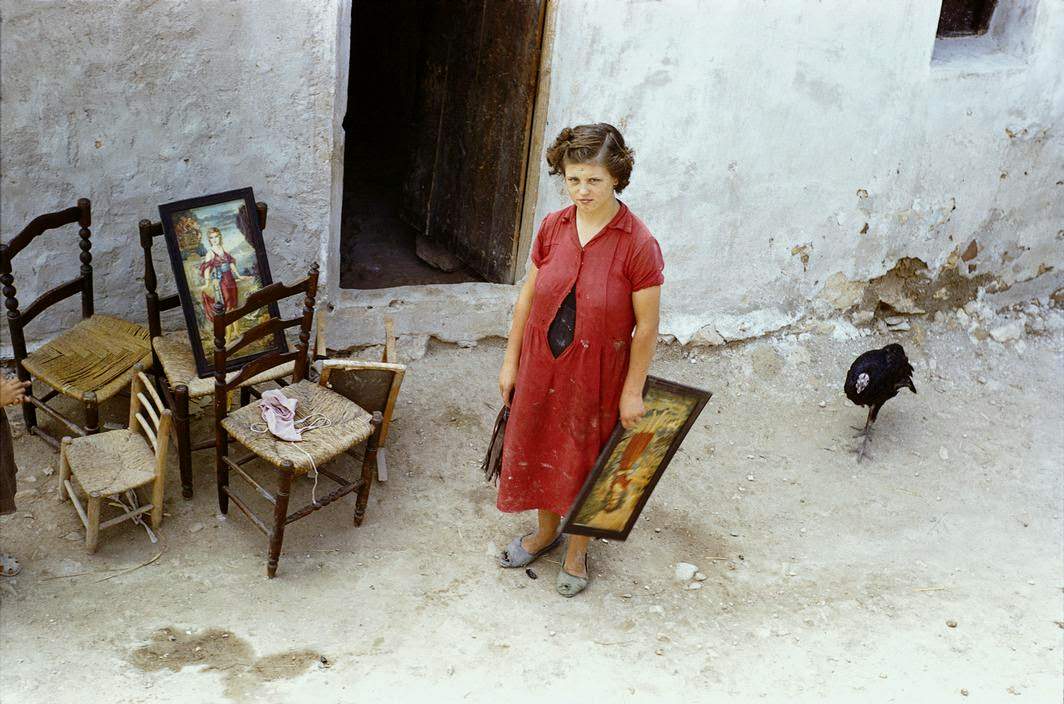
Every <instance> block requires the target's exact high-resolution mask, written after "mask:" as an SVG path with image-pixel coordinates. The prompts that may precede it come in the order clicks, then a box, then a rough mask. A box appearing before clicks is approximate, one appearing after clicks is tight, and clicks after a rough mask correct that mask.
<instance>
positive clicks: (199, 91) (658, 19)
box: [0, 0, 1064, 347]
mask: <svg viewBox="0 0 1064 704" xmlns="http://www.w3.org/2000/svg"><path fill="white" fill-rule="evenodd" d="M935 5H936V3H925V2H919V1H917V0H904V1H903V2H898V3H882V2H873V1H872V0H862V1H860V2H847V1H844V0H824V1H823V2H818V3H749V2H745V0H742V1H740V0H726V1H724V2H719V3H714V5H713V11H712V12H709V11H706V10H705V8H704V7H702V6H699V5H698V4H695V3H681V2H669V3H646V2H639V1H637V0H565V1H564V2H556V3H555V9H556V12H555V15H556V26H555V31H554V42H553V49H552V52H551V55H550V56H549V57H547V60H549V61H550V64H551V70H552V77H551V87H550V96H549V106H548V112H547V118H546V141H547V143H549V142H550V140H551V139H552V138H553V136H554V135H555V134H556V133H557V131H558V130H559V129H561V127H563V126H565V125H569V124H574V123H580V122H588V121H597V120H604V121H610V122H613V123H615V124H617V125H618V126H619V127H620V128H621V129H622V130H623V131H624V133H625V135H626V137H627V139H628V140H629V142H630V143H631V145H632V146H633V147H634V149H635V151H636V167H635V172H634V174H633V179H632V184H631V186H630V187H629V189H628V190H627V191H626V192H625V194H624V200H625V201H626V202H627V203H629V204H630V205H631V207H632V208H633V210H634V211H635V212H636V213H637V214H638V215H639V216H640V217H641V218H642V219H643V220H644V221H645V222H646V223H647V224H648V226H649V227H650V229H651V231H652V232H654V234H655V235H656V236H657V237H658V239H659V241H660V242H661V245H662V249H663V252H664V255H665V259H666V285H665V288H664V291H663V299H662V306H663V308H662V326H661V331H662V333H663V334H664V335H666V336H670V337H672V338H675V339H677V340H679V341H681V342H685V343H687V342H691V343H698V344H707V345H713V344H721V343H723V342H727V341H731V340H737V339H743V338H748V337H755V336H758V335H762V334H765V333H767V332H771V331H773V330H777V329H780V328H783V327H787V326H789V325H792V324H794V323H797V322H799V321H801V320H803V319H805V318H810V317H817V316H820V317H823V316H828V315H832V314H837V313H838V312H839V311H851V312H853V311H856V312H859V313H862V314H867V313H869V312H871V313H872V314H876V312H877V311H878V312H879V314H899V313H901V314H903V313H905V311H904V310H903V309H904V308H905V307H906V306H908V305H910V302H911V307H912V308H915V309H921V310H923V311H926V312H933V311H935V310H937V309H938V308H939V307H943V308H944V307H946V306H947V304H948V305H951V306H956V305H959V304H961V303H963V301H964V300H965V299H966V298H971V297H972V296H974V295H975V293H976V292H977V291H978V289H979V288H980V287H982V288H985V289H987V290H989V291H1002V290H1007V289H1008V288H1010V287H1016V286H1019V285H1021V284H1022V288H1023V290H1024V291H1026V292H1028V293H1029V294H1030V295H1032V296H1049V295H1050V294H1051V293H1052V292H1054V291H1056V290H1058V289H1059V288H1060V286H1061V283H1062V282H1061V278H1060V277H1061V272H1062V271H1064V246H1062V245H1064V166H1062V165H1064V136H1062V134H1061V131H1062V129H1064V83H1062V80H1064V79H1062V76H1061V72H1060V71H1059V66H1060V65H1062V64H1064V2H1061V0H1037V1H1035V0H1017V2H1016V3H1011V4H1009V8H1008V12H1003V13H1001V15H1000V17H999V16H997V15H996V16H995V22H996V23H997V25H994V26H992V31H991V32H989V33H988V34H987V35H986V37H984V38H980V39H979V40H978V41H968V40H949V41H948V42H946V43H943V42H938V43H937V44H936V40H935V28H936V25H937V21H938V16H937V12H938V9H937V7H936V6H935ZM349 6H350V0H334V1H333V2H323V3H304V2H296V1H295V0H283V1H280V2H274V3H254V2H250V1H249V0H239V1H236V2H221V1H220V0H217V1H215V0H203V1H201V2H173V3H158V2H154V3H153V2H147V1H144V2H135V1H130V2H122V3H113V4H103V3H99V4H97V3H88V2H75V3H67V2H31V3H21V2H14V1H13V0H3V3H2V8H3V25H2V27H0V29H2V32H3V37H2V38H3V42H2V54H0V59H2V62H0V63H2V76H0V83H2V89H3V111H2V113H3V114H2V122H0V132H2V134H0V137H2V147H3V174H2V180H0V196H2V209H0V215H2V224H3V233H4V236H5V237H9V236H11V234H12V233H14V232H17V230H18V229H19V228H20V227H21V224H22V223H23V222H26V221H28V220H29V218H30V217H32V216H33V215H35V214H37V213H39V212H43V211H44V210H49V209H52V208H58V207H64V206H66V205H69V204H70V203H72V202H73V200H74V199H75V198H76V197H78V196H82V195H84V196H88V197H91V198H92V199H93V201H94V204H95V207H94V213H95V216H94V219H95V221H96V227H95V232H96V233H97V237H96V240H95V241H96V245H95V248H94V253H95V255H96V261H95V264H96V271H97V281H98V284H97V291H98V292H100V293H99V295H100V298H101V300H100V304H99V305H98V310H100V311H101V312H110V313H116V314H119V315H123V316H125V317H128V318H130V319H133V320H143V303H142V297H141V288H140V282H139V280H138V278H139V272H140V251H139V248H137V246H136V244H135V239H134V235H135V227H136V222H137V221H138V220H139V219H140V218H142V217H145V216H149V217H154V216H155V206H156V204H158V203H161V202H166V201H169V200H174V199H177V198H182V197H187V196H192V195H197V194H200V193H206V192H212V191H218V190H223V189H225V188H231V187H237V186H243V185H248V184H250V185H253V186H254V187H255V189H256V195H257V196H258V197H259V198H260V199H261V200H265V201H268V202H269V203H270V205H271V209H270V222H269V227H268V228H267V230H266V241H267V243H268V245H269V247H270V257H271V263H272V266H273V268H274V273H275V278H285V277H292V276H295V275H298V274H299V273H301V271H302V270H303V269H304V267H305V266H306V264H307V262H309V261H310V260H311V259H313V258H314V257H322V258H325V259H327V261H325V262H324V266H323V270H324V271H326V272H329V273H334V272H335V264H336V261H335V260H336V259H337V258H338V253H339V232H338V210H337V209H338V207H339V206H338V198H336V195H335V194H336V192H337V188H338V185H339V183H340V182H341V181H340V180H341V179H342V168H341V167H342V164H341V162H342V159H340V158H339V156H340V155H342V149H343V146H344V145H343V143H342V140H343V135H342V133H338V132H337V131H336V130H335V129H334V119H335V117H336V110H335V107H336V104H337V101H342V99H343V96H342V95H340V93H341V92H342V90H341V89H338V84H337V67H338V64H341V65H342V64H345V61H338V57H339V56H340V55H341V54H342V50H341V49H339V48H338V47H339V45H340V44H342V40H340V39H338V37H342V36H343V35H344V32H343V27H342V26H341V25H342V23H343V22H344V21H345V20H344V19H343V18H345V17H349V13H348V12H347V9H348V8H349ZM72 28H74V29H72ZM44 57H47V58H44ZM536 158H537V159H539V158H541V155H536ZM539 179H540V187H539V191H538V197H537V202H536V206H537V207H536V220H537V222H538V221H539V220H540V219H542V217H544V216H545V215H546V213H548V212H549V211H551V210H555V209H557V208H559V207H562V206H564V205H565V204H566V201H565V198H564V194H563V190H562V185H561V183H560V182H559V181H558V180H557V179H555V178H552V177H550V176H548V175H547V172H546V167H545V165H542V166H541V170H540V173H539ZM55 254H56V253H55V252H52V251H46V252H45V253H44V254H38V255H29V254H27V255H24V256H26V257H27V261H30V262H31V267H30V273H29V275H28V276H26V275H22V276H20V277H19V281H18V285H19V290H20V298H21V299H22V300H24V301H27V300H29V298H28V297H27V296H23V295H22V294H23V293H24V292H28V291H36V292H40V291H42V290H44V289H45V288H46V287H47V286H46V285H45V281H46V280H47V281H52V280H54V279H53V278H52V277H53V276H58V275H63V276H64V277H65V276H66V275H68V274H69V275H73V273H74V272H75V271H76V257H75V256H71V257H70V259H69V261H67V260H66V259H65V258H63V257H60V256H55ZM34 256H36V257H37V259H33V257H34ZM917 262H919V264H920V265H922V268H921V266H918V265H917ZM167 269H168V267H167V266H163V267H160V270H161V271H166V270H167ZM326 278H327V279H328V281H327V284H326V286H325V287H324V293H323V298H327V299H328V300H329V302H330V303H331V305H332V308H333V314H332V315H331V316H330V323H329V328H328V342H329V345H330V346H331V347H348V346H351V345H359V344H370V343H372V342H375V341H379V339H380V336H381V334H382V331H383V326H382V323H381V319H382V318H383V317H384V316H385V315H388V316H390V317H393V318H395V320H396V327H397V330H398V332H399V333H400V334H401V335H409V336H415V337H425V336H435V337H438V338H440V339H443V340H448V341H455V342H462V341H470V340H476V339H478V338H481V337H487V336H491V335H505V334H506V331H507V327H508V324H509V311H510V308H511V306H512V303H513V300H514V298H515V297H516V288H515V287H512V286H501V285H493V284H475V283H474V284H460V285H456V286H426V287H404V288H399V289H382V290H378V291H352V290H339V289H338V288H337V286H336V281H335V276H327V277H326ZM27 282H28V283H27ZM936 295H937V296H938V298H936V297H935V296H936ZM884 298H885V299H886V300H884ZM891 301H893V302H891ZM899 306H900V307H899ZM888 307H889V308H890V310H888ZM74 311H75V308H74V307H73V305H72V306H71V308H70V310H69V313H68V314H66V315H65V316H52V317H50V318H47V319H43V318H42V320H41V323H40V325H38V326H37V327H36V328H34V329H31V333H33V334H35V335H36V336H37V339H40V337H42V336H43V337H46V336H47V335H48V334H50V332H51V330H53V329H55V328H57V327H58V326H60V325H64V324H68V323H69V322H70V321H71V320H72V319H73V318H74V316H75V312H74ZM171 324H172V325H175V326H177V325H180V324H181V323H180V319H179V318H177V317H174V318H172V319H171Z"/></svg>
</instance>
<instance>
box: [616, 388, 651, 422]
mask: <svg viewBox="0 0 1064 704" xmlns="http://www.w3.org/2000/svg"><path fill="white" fill-rule="evenodd" d="M620 411H621V425H623V426H624V429H625V430H631V429H632V428H634V427H635V426H636V424H637V423H638V422H639V420H640V419H641V418H642V417H643V414H644V413H646V412H647V409H646V406H644V405H643V395H642V394H639V393H635V394H633V393H628V392H625V393H622V394H621V408H620Z"/></svg>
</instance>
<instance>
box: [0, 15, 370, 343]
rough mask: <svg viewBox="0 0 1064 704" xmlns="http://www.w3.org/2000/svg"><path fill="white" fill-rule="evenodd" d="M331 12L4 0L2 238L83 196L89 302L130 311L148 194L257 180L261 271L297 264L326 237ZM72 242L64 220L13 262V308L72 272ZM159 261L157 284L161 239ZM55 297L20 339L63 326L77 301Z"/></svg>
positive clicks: (187, 193) (287, 274) (134, 309)
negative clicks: (262, 215) (264, 251)
mask: <svg viewBox="0 0 1064 704" xmlns="http://www.w3.org/2000/svg"><path fill="white" fill-rule="evenodd" d="M341 7H342V3H340V2H305V1H303V0H270V1H269V2H252V1H250V0H245V1H240V2H228V1H225V0H186V1H183V2H179V1H171V0H164V1H163V2H153V1H147V0H144V1H140V0H136V1H134V0H119V1H116V2H96V1H95V0H73V1H71V0H65V1H47V2H45V1H40V0H3V2H2V4H0V8H2V10H0V12H2V17H3V23H2V25H0V71H2V73H0V87H2V94H3V105H2V111H0V113H2V121H0V148H2V164H0V166H2V177H0V202H2V207H0V226H2V232H3V237H4V239H5V240H7V239H9V238H10V237H12V236H13V235H15V234H17V233H18V231H19V230H20V229H21V228H22V227H23V226H24V225H25V224H26V223H27V222H28V221H29V220H30V219H32V218H33V217H34V216H36V215H39V214H41V213H43V212H46V211H50V210H57V209H60V208H66V207H69V206H71V205H73V204H74V202H75V200H76V199H77V198H78V197H88V198H90V199H91V200H92V203H93V225H94V226H93V233H94V237H93V250H92V251H93V264H94V267H95V276H96V294H97V305H96V309H97V311H98V312H106V313H112V314H116V315H120V316H123V317H126V318H128V319H130V320H136V321H142V322H143V321H144V320H145V308H144V296H143V284H142V266H143V265H142V261H143V260H142V257H141V249H140V246H139V244H138V239H137V222H138V221H139V220H140V219H141V218H145V217H148V218H151V219H153V220H157V219H158V211H157V210H156V206H157V205H158V204H159V203H165V202H168V201H173V200H177V199H181V198H187V197H193V196H197V195H202V194H205V193H213V192H217V191H223V190H227V189H231V188H240V187H244V186H253V187H254V188H255V195H256V198H258V199H259V200H264V201H266V202H267V203H268V204H269V205H270V211H269V220H268V226H267V229H266V231H265V240H266V243H267V246H268V247H269V250H270V262H271V266H272V269H273V275H274V278H275V279H291V278H294V277H297V276H300V275H302V274H305V273H306V270H307V267H308V266H309V264H310V262H312V261H314V260H315V259H317V258H318V257H319V256H320V254H321V252H322V251H324V248H325V246H326V245H327V241H328V233H329V231H330V218H331V212H332V210H333V208H332V198H333V195H332V190H331V186H332V182H333V176H332V163H333V161H335V159H334V158H333V157H334V154H333V150H334V149H335V148H336V147H337V145H335V144H334V140H333V114H334V92H335V90H336V85H337V84H336V78H335V70H336V64H337V59H336V44H337V41H336V37H337V34H338V24H339V19H338V17H339V14H340V8H341ZM348 21H349V20H348ZM76 240H77V228H76V226H75V227H73V228H70V229H67V230H59V231H55V232H54V233H53V234H52V235H49V236H46V238H45V241H43V242H42V241H41V240H38V241H37V242H35V243H34V244H33V245H31V246H30V248H28V249H27V250H25V251H24V252H23V253H22V254H21V255H20V256H19V257H18V258H16V260H15V269H16V286H17V288H18V298H19V300H20V301H21V302H22V304H23V305H25V304H26V303H29V302H30V301H31V300H33V298H34V297H35V296H36V295H37V294H39V293H41V292H42V291H44V290H46V289H47V288H50V287H51V286H52V285H54V284H55V283H57V282H59V281H61V280H65V279H68V278H71V277H73V276H76V275H77V272H78V260H77V251H78V250H77V245H76ZM160 244H162V243H161V242H160ZM156 262H157V264H159V265H161V266H159V267H158V269H159V271H160V273H161V274H162V275H164V276H165V278H164V282H165V283H164V285H165V286H166V292H168V293H169V292H171V291H173V289H172V288H171V285H172V284H171V279H170V277H169V271H170V267H169V264H168V261H167V259H166V254H165V250H163V249H161V248H158V247H157V257H156ZM61 305H63V306H64V307H63V309H62V312H61V313H59V314H50V315H45V316H42V317H41V318H38V319H37V320H36V321H34V323H33V324H32V326H31V327H30V328H29V329H28V331H27V332H28V336H29V338H30V340H31V342H32V341H40V340H42V339H43V338H47V337H49V336H51V335H52V334H54V332H55V330H57V329H59V328H61V327H62V326H66V325H69V324H70V323H71V322H73V321H74V320H76V318H77V317H78V315H79V314H80V309H78V302H77V300H76V299H74V300H71V301H69V302H68V304H61ZM170 321H171V323H172V324H174V325H181V321H180V318H179V317H172V318H171V319H170ZM2 327H3V330H2V331H0V335H2V337H3V343H4V345H3V348H4V349H5V350H6V351H7V354H10V347H9V340H8V332H7V326H6V322H5V323H4V324H3V326H2Z"/></svg>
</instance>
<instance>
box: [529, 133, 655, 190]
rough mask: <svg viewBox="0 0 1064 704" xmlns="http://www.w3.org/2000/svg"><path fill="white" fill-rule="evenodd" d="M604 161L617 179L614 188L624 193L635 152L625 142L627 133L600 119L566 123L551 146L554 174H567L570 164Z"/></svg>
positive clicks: (601, 163) (550, 153) (551, 169)
mask: <svg viewBox="0 0 1064 704" xmlns="http://www.w3.org/2000/svg"><path fill="white" fill-rule="evenodd" d="M567 163H568V164H600V165H601V166H604V167H606V170H607V171H609V172H610V175H611V176H613V177H614V178H615V179H617V185H616V186H615V187H614V190H615V191H616V192H617V193H620V192H621V191H623V190H624V189H625V187H626V186H627V185H628V181H629V180H630V179H631V177H632V166H633V165H634V164H635V152H633V151H632V150H631V149H629V148H628V147H626V146H625V144H624V137H622V136H621V133H620V131H619V130H618V129H617V128H616V127H614V126H613V125H610V124H607V123H605V122H596V123H595V124H593V125H577V126H576V127H566V128H565V129H563V130H562V131H561V132H559V133H558V136H557V138H555V140H554V144H552V145H551V146H550V148H549V149H547V164H548V165H550V173H551V175H552V176H553V175H555V174H562V175H564V174H565V165H566V164H567Z"/></svg>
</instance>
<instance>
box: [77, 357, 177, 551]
mask: <svg viewBox="0 0 1064 704" xmlns="http://www.w3.org/2000/svg"><path fill="white" fill-rule="evenodd" d="M170 422H171V421H170V411H169V409H167V408H166V407H165V406H163V403H162V399H160V398H159V394H158V393H156V391H155V388H154V386H153V385H152V381H151V379H149V378H148V377H147V375H145V374H144V373H143V372H142V371H141V367H139V366H138V367H137V368H136V373H135V374H134V376H133V383H132V388H131V389H130V400H129V428H127V429H124V430H109V431H107V432H105V433H98V434H96V435H89V436H87V437H79V438H70V437H65V438H63V444H62V447H61V448H60V450H59V498H60V499H64V498H68V497H69V499H70V500H71V501H72V502H73V503H74V508H76V509H77V512H78V517H79V518H81V522H82V523H83V524H84V525H85V547H86V549H87V550H88V551H89V552H96V543H97V540H98V538H99V535H100V529H101V528H107V527H109V526H112V525H115V524H116V523H121V522H122V521H125V520H140V519H138V517H139V516H141V515H142V514H145V513H148V512H149V511H150V512H151V527H152V528H154V529H156V530H158V528H159V526H160V525H162V522H163V489H164V487H165V485H166V450H167V446H168V443H169V440H170ZM74 480H76V481H77V483H78V484H79V485H80V486H81V489H82V491H83V492H84V493H85V496H86V503H87V507H86V506H82V505H81V501H79V500H78V495H77V492H76V490H75V489H74V483H73V481H74ZM148 484H150V485H151V487H152V489H151V502H150V503H146V504H140V502H139V500H138V499H137V496H136V489H137V488H138V487H141V486H145V485H148ZM123 497H125V500H123ZM104 501H108V503H113V504H115V505H116V506H118V507H119V508H120V510H122V513H121V515H119V516H116V517H115V518H112V519H110V520H108V521H105V522H103V523H100V509H101V504H102V503H103V502H104ZM127 501H128V503H127Z"/></svg>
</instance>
